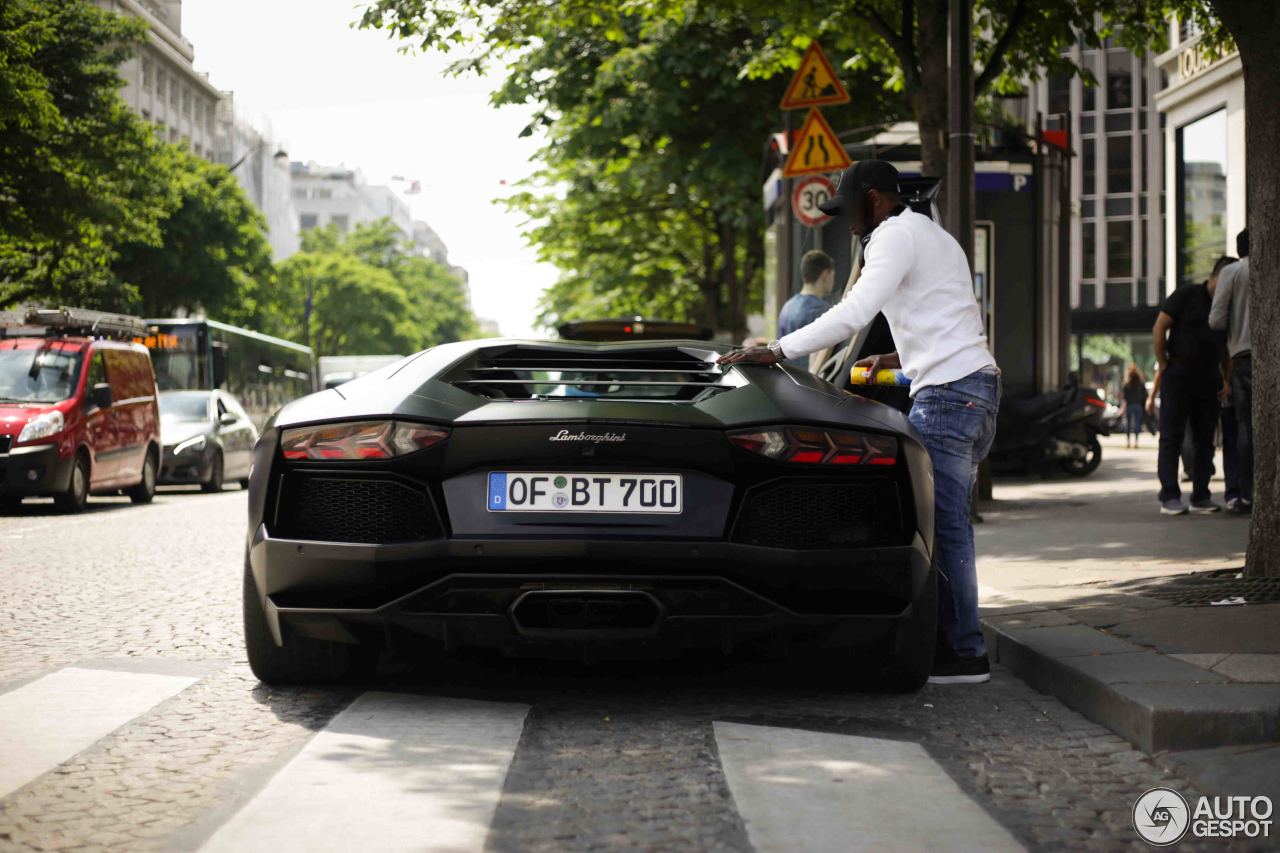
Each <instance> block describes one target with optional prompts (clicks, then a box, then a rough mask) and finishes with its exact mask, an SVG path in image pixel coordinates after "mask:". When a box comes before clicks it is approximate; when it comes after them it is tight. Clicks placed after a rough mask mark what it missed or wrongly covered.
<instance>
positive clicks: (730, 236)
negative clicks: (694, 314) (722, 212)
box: [716, 221, 747, 344]
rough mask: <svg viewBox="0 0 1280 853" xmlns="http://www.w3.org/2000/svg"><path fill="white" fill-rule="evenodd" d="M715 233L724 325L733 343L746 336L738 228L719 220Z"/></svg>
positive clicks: (739, 341) (737, 342)
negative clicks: (723, 303) (717, 243)
mask: <svg viewBox="0 0 1280 853" xmlns="http://www.w3.org/2000/svg"><path fill="white" fill-rule="evenodd" d="M716 234H717V236H718V237H719V242H720V282H721V284H722V287H723V292H724V296H725V307H726V309H727V310H726V311H725V314H726V315H727V316H726V317H725V321H726V322H725V327H726V328H727V329H728V330H729V332H730V334H731V335H732V336H733V342H734V343H735V344H740V343H742V340H743V338H745V337H746V336H747V321H746V312H745V311H744V308H745V304H744V303H745V300H744V299H743V293H742V279H741V278H740V277H739V275H738V229H736V228H734V227H733V224H732V223H730V222H723V221H722V222H719V223H717V226H716Z"/></svg>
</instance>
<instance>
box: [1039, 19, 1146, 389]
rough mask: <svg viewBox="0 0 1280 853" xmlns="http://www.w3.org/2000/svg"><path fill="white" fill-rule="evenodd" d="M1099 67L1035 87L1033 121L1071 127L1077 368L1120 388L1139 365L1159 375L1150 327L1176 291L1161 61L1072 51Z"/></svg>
mask: <svg viewBox="0 0 1280 853" xmlns="http://www.w3.org/2000/svg"><path fill="white" fill-rule="evenodd" d="M1069 56H1070V58H1071V59H1072V61H1073V62H1075V63H1076V64H1077V65H1078V66H1080V67H1081V68H1083V69H1085V70H1087V71H1088V72H1090V73H1091V75H1092V76H1093V78H1094V80H1095V81H1096V85H1094V86H1087V85H1085V83H1084V81H1083V80H1082V79H1081V77H1079V76H1072V77H1067V76H1064V75H1052V76H1050V77H1049V78H1048V79H1045V80H1041V81H1037V82H1035V83H1033V84H1031V85H1030V86H1028V90H1027V95H1028V96H1027V98H1026V99H1025V102H1024V107H1025V109H1026V110H1027V113H1026V115H1025V116H1024V117H1025V118H1027V119H1028V123H1029V124H1032V123H1033V121H1032V120H1031V118H1030V117H1031V116H1034V115H1036V114H1037V113H1039V114H1040V115H1042V116H1044V124H1045V127H1046V128H1048V129H1061V130H1066V131H1067V132H1068V139H1069V140H1070V144H1071V148H1072V154H1073V155H1074V156H1073V157H1072V158H1071V161H1072V168H1071V178H1070V180H1071V191H1070V197H1071V199H1072V204H1071V221H1070V227H1069V231H1070V246H1069V269H1070V275H1069V282H1068V287H1069V293H1070V304H1071V332H1072V337H1073V347H1072V354H1071V355H1072V359H1071V360H1072V365H1073V367H1074V369H1075V370H1076V371H1078V373H1079V375H1080V378H1081V379H1082V381H1084V382H1085V383H1086V384H1089V385H1092V386H1097V387H1101V388H1104V389H1108V390H1109V391H1111V392H1113V393H1118V391H1119V386H1120V384H1121V382H1122V381H1123V373H1124V371H1125V369H1126V368H1127V367H1128V365H1129V364H1131V363H1136V364H1138V365H1139V367H1140V368H1141V369H1142V370H1143V371H1144V372H1146V373H1147V374H1148V375H1150V373H1151V371H1152V368H1153V365H1154V359H1155V355H1154V350H1153V347H1152V344H1151V327H1152V325H1153V324H1154V322H1155V317H1156V314H1157V313H1158V311H1159V307H1160V305H1161V303H1163V301H1164V297H1165V295H1166V294H1167V292H1168V290H1169V289H1170V277H1169V276H1168V275H1167V274H1166V270H1167V269H1168V265H1167V258H1166V254H1167V253H1166V250H1165V234H1166V223H1165V211H1166V208H1167V204H1166V194H1165V183H1164V175H1165V171H1164V162H1165V157H1164V145H1163V137H1162V128H1163V124H1162V118H1161V115H1160V112H1159V110H1158V109H1157V108H1156V93H1157V92H1158V91H1159V89H1160V87H1161V85H1162V76H1161V70H1160V67H1159V65H1158V63H1157V61H1156V58H1155V57H1138V56H1135V55H1134V54H1133V53H1131V52H1130V51H1128V50H1126V49H1124V48H1121V47H1117V46H1115V45H1114V44H1112V43H1111V41H1110V40H1107V41H1105V42H1104V43H1103V45H1102V46H1101V47H1099V48H1096V49H1094V48H1089V47H1086V46H1084V45H1082V44H1077V45H1076V46H1075V47H1074V48H1073V49H1072V51H1071V53H1070V54H1069Z"/></svg>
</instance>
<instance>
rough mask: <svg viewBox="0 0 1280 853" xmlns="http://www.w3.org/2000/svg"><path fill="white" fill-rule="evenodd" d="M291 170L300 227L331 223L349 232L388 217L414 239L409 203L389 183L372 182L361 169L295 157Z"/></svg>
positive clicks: (320, 225)
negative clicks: (322, 163) (323, 164)
mask: <svg viewBox="0 0 1280 853" xmlns="http://www.w3.org/2000/svg"><path fill="white" fill-rule="evenodd" d="M289 172H290V175H291V177H292V181H293V205H294V207H295V208H296V209H297V211H298V227H299V230H301V231H306V230H307V229H309V228H319V227H323V226H327V225H332V226H334V227H335V228H337V229H338V233H339V234H347V233H349V232H350V231H351V230H352V229H353V228H355V227H356V226H357V225H359V224H361V223H363V222H373V221H375V220H377V219H381V218H383V217H387V218H388V219H390V220H391V221H392V223H394V224H395V226H396V228H398V229H399V230H400V232H401V233H402V234H403V235H404V238H405V240H409V241H412V240H413V239H414V227H413V216H412V214H410V212H409V205H407V204H405V202H404V200H403V199H401V198H400V197H399V196H397V195H396V194H395V193H394V192H392V191H391V190H390V189H389V188H388V187H381V186H371V185H370V184H369V183H368V182H367V181H365V178H364V175H363V174H361V172H360V170H359V169H349V168H347V167H346V166H322V165H320V164H318V163H315V162H310V163H300V162H297V161H294V162H293V163H291V164H289Z"/></svg>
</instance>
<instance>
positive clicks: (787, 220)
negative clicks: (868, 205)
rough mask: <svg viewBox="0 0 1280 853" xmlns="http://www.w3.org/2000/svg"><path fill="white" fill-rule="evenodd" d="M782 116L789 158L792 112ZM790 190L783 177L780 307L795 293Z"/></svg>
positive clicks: (787, 182) (794, 224) (793, 216)
mask: <svg viewBox="0 0 1280 853" xmlns="http://www.w3.org/2000/svg"><path fill="white" fill-rule="evenodd" d="M782 115H783V123H782V127H783V131H782V133H783V138H784V139H785V140H786V142H787V155H788V156H790V154H791V147H792V145H794V144H795V139H794V138H793V136H792V134H793V130H794V127H793V124H792V112H791V110H783V112H782ZM791 190H792V179H791V178H788V177H786V176H785V175H784V176H783V178H782V222H783V228H782V247H781V248H782V252H781V253H780V254H781V255H782V257H783V259H784V263H785V269H786V271H787V274H786V275H784V276H779V279H778V285H779V290H781V291H782V292H781V293H779V294H778V297H777V298H778V305H780V306H781V305H785V304H786V301H787V300H788V299H790V298H791V294H792V293H794V292H795V287H794V286H793V282H792V280H791V279H792V276H794V275H795V270H796V261H795V257H794V252H795V238H794V234H795V229H796V220H795V214H794V213H793V212H792V210H791Z"/></svg>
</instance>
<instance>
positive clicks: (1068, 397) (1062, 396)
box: [990, 385, 1111, 477]
mask: <svg viewBox="0 0 1280 853" xmlns="http://www.w3.org/2000/svg"><path fill="white" fill-rule="evenodd" d="M1106 408H1107V403H1106V401H1105V400H1104V399H1102V398H1101V397H1100V396H1099V395H1098V393H1097V392H1096V391H1094V390H1092V389H1086V388H1081V387H1080V386H1078V385H1070V386H1068V387H1066V388H1064V389H1063V390H1061V391H1055V392H1053V393H1051V394H1041V395H1039V396H1034V397H1018V398H1013V399H1006V400H1004V401H1002V402H1001V404H1000V412H999V415H998V417H997V419H996V440H995V445H994V446H993V447H992V449H991V457H990V458H991V464H992V466H993V467H994V468H996V469H997V470H1009V469H1024V470H1025V469H1031V468H1036V467H1044V466H1048V465H1053V464H1056V465H1058V466H1059V467H1061V468H1062V470H1064V471H1066V472H1067V473H1068V474H1071V475H1072V476H1074V477H1085V476H1088V475H1089V474H1092V473H1093V472H1094V471H1096V470H1098V466H1099V465H1100V464H1101V463H1102V443H1101V442H1100V441H1098V436H1099V435H1110V434H1111V431H1110V430H1109V429H1108V428H1107V425H1106V423H1105V421H1104V420H1103V413H1104V412H1105V411H1106Z"/></svg>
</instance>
